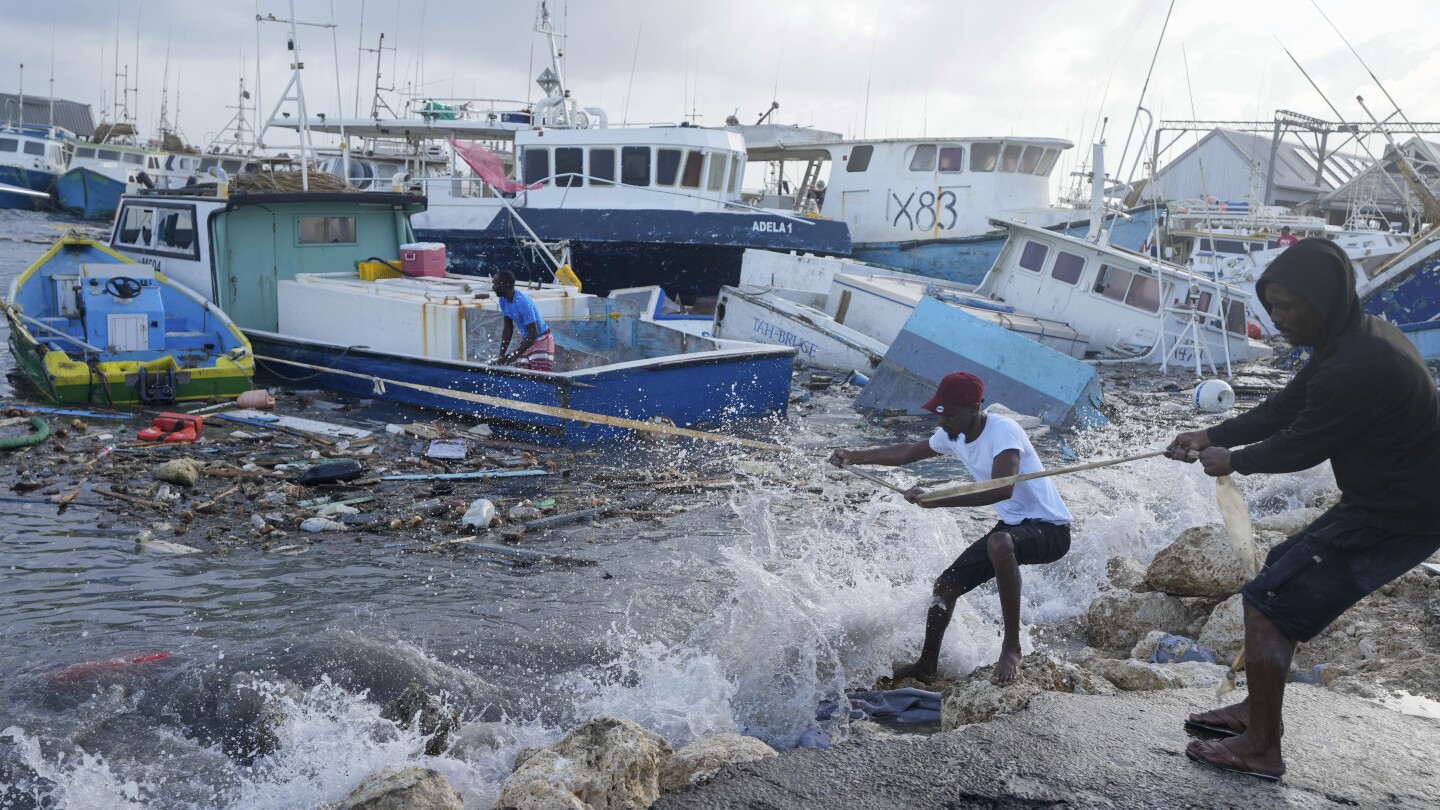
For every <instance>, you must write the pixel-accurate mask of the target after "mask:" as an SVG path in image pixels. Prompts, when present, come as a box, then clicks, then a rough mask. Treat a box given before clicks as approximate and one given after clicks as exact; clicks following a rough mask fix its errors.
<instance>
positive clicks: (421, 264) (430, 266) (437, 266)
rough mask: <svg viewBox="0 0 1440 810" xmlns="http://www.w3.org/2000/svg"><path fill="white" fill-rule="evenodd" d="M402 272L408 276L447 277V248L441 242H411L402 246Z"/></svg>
mask: <svg viewBox="0 0 1440 810" xmlns="http://www.w3.org/2000/svg"><path fill="white" fill-rule="evenodd" d="M400 272H402V273H404V274H405V275H407V276H440V277H444V275H445V246H444V245H443V244H441V243H439V242H411V243H409V244H406V245H401V246H400Z"/></svg>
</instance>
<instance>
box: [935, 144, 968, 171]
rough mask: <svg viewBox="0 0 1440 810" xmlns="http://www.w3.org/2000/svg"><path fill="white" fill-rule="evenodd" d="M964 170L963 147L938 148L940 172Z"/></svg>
mask: <svg viewBox="0 0 1440 810" xmlns="http://www.w3.org/2000/svg"><path fill="white" fill-rule="evenodd" d="M964 168H965V147H963V146H943V147H941V148H940V171H942V172H958V171H961V170H963V169H964Z"/></svg>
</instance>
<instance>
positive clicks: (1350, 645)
mask: <svg viewBox="0 0 1440 810" xmlns="http://www.w3.org/2000/svg"><path fill="white" fill-rule="evenodd" d="M1325 506H1328V503H1317V504H1316V505H1314V506H1310V507H1306V508H1302V509H1298V510H1292V511H1289V512H1285V513H1281V514H1277V515H1272V516H1269V517H1266V518H1262V519H1260V520H1257V521H1256V529H1257V541H1258V545H1260V547H1261V549H1262V551H1263V549H1264V548H1266V547H1267V546H1268V545H1271V544H1273V543H1275V542H1279V541H1280V540H1281V539H1283V538H1284V537H1286V536H1287V535H1289V534H1290V533H1293V532H1294V531H1296V530H1298V529H1299V528H1300V527H1302V526H1304V525H1305V524H1306V523H1308V522H1309V521H1310V520H1312V519H1313V518H1314V517H1315V516H1317V515H1318V514H1319V513H1320V511H1321V510H1322V508H1323V507H1325ZM1110 570H1111V582H1110V586H1109V588H1107V589H1106V590H1105V591H1103V592H1102V593H1101V594H1100V595H1099V596H1097V597H1096V598H1095V599H1094V601H1093V602H1092V604H1091V606H1090V609H1089V611H1088V613H1087V614H1086V616H1085V619H1084V621H1083V622H1082V623H1076V624H1077V626H1076V627H1075V628H1073V629H1069V630H1068V631H1067V628H1049V630H1050V631H1051V633H1050V635H1049V637H1048V639H1047V642H1046V643H1045V646H1047V647H1050V648H1053V649H1052V650H1050V651H1036V652H1032V653H1030V654H1029V655H1027V656H1026V657H1025V659H1024V664H1023V670H1022V679H1021V681H1020V682H1019V683H1018V684H1015V685H1012V686H1009V687H1004V688H1002V687H996V686H994V685H992V684H991V683H990V680H989V678H990V674H991V671H990V668H989V667H981V668H979V669H977V670H975V671H974V672H972V673H971V674H970V675H968V676H966V677H964V678H961V679H959V680H955V681H949V682H947V681H941V680H929V681H914V680H907V681H903V682H899V683H891V682H889V681H888V679H882V682H881V683H879V684H877V685H876V688H877V689H888V688H903V687H911V688H920V689H925V690H932V691H936V692H940V694H941V725H940V727H941V731H940V733H937V734H934V735H930V736H926V735H919V734H900V733H896V732H895V731H894V730H893V728H891V727H886V726H881V725H878V724H875V723H872V722H869V721H865V720H861V721H857V722H853V723H852V724H851V725H850V727H849V728H848V729H847V732H848V736H847V738H846V739H845V740H844V741H843V742H841V743H839V744H838V745H836V746H835V747H834V748H830V749H828V750H826V749H820V748H801V749H795V750H791V751H785V752H776V751H775V750H774V749H772V748H771V747H770V746H768V745H766V744H765V743H764V742H762V741H760V740H757V739H755V738H753V737H746V736H742V735H739V734H720V735H714V736H711V737H705V738H702V739H700V740H697V741H695V742H692V743H691V744H689V745H688V746H686V747H684V748H682V749H680V750H679V751H674V750H673V749H672V748H671V746H670V744H669V743H668V742H667V741H666V740H665V739H664V738H662V737H660V736H659V735H657V734H654V733H653V732H650V731H647V730H645V729H643V728H641V727H640V726H638V725H636V724H634V723H632V722H630V721H628V720H620V719H615V718H610V717H595V718H592V719H591V720H589V721H588V722H586V723H584V724H582V725H581V726H580V727H578V728H576V729H575V730H573V731H571V732H570V733H569V734H567V735H566V736H565V737H564V738H563V739H561V740H559V741H558V742H556V743H554V744H552V745H550V746H548V747H545V748H538V749H527V750H525V751H522V752H521V753H520V754H519V756H517V757H516V763H515V769H514V772H513V773H512V774H511V775H510V777H509V779H508V780H507V781H506V782H505V784H504V786H503V788H502V790H501V793H500V797H499V801H498V802H497V803H496V804H495V807H496V808H497V810H587V809H588V808H594V809H595V810H606V809H608V808H644V807H652V806H653V807H656V808H669V809H673V810H680V808H755V807H777V808H778V807H812V808H813V807H834V808H853V807H865V808H883V807H895V808H914V807H929V806H933V807H947V808H949V807H1048V806H1066V807H1255V806H1262V805H1269V804H1273V803H1277V802H1287V803H1288V804H1289V805H1291V806H1296V807H1334V806H1362V807H1363V806H1372V805H1376V804H1385V805H1386V806H1395V807H1421V806H1430V800H1431V799H1432V798H1433V796H1434V795H1435V793H1436V791H1440V766H1437V765H1435V764H1434V762H1433V756H1432V754H1433V751H1435V750H1440V748H1437V747H1436V746H1437V745H1440V722H1436V720H1435V719H1425V718H1417V717H1412V716H1407V715H1405V714H1402V713H1400V712H1397V711H1394V710H1392V709H1389V708H1385V707H1382V706H1381V705H1379V704H1378V703H1377V702H1375V701H1374V700H1369V699H1364V698H1370V699H1373V698H1381V697H1385V696H1387V695H1390V696H1394V695H1398V694H1406V695H1411V696H1419V697H1422V698H1427V699H1429V700H1431V701H1435V700H1440V666H1437V665H1440V657H1437V655H1436V653H1435V651H1434V649H1433V646H1432V645H1431V644H1430V642H1429V640H1431V639H1434V638H1435V637H1437V634H1440V576H1435V575H1434V574H1433V573H1432V572H1431V571H1428V570H1426V569H1425V568H1423V567H1422V568H1417V569H1415V570H1412V571H1410V572H1409V573H1407V574H1406V575H1404V576H1403V577H1401V578H1400V579H1398V580H1396V581H1395V582H1394V583H1392V584H1390V585H1387V586H1386V587H1385V588H1383V589H1381V590H1380V591H1379V592H1377V593H1375V594H1373V595H1371V596H1370V597H1368V598H1367V599H1365V600H1363V601H1362V602H1361V603H1360V604H1358V605H1356V606H1355V607H1354V608H1353V609H1352V610H1351V611H1350V612H1348V613H1346V614H1345V615H1344V616H1343V617H1342V618H1341V619H1340V620H1339V621H1338V622H1337V623H1336V626H1335V627H1333V628H1332V629H1331V630H1330V632H1328V633H1327V634H1325V635H1322V636H1321V637H1319V638H1317V639H1316V640H1315V641H1314V642H1313V643H1311V644H1305V645H1301V647H1300V650H1299V652H1298V654H1297V656H1296V665H1295V670H1294V672H1293V674H1292V683H1293V684H1294V685H1292V686H1291V687H1290V689H1289V691H1288V693H1287V705H1286V711H1287V724H1288V727H1289V728H1290V729H1291V730H1292V732H1291V735H1290V736H1289V737H1287V739H1286V745H1287V752H1288V755H1289V758H1290V763H1291V770H1290V772H1289V774H1287V776H1286V777H1285V781H1284V783H1283V784H1282V785H1281V786H1278V787H1276V786H1266V785H1261V784H1259V783H1258V782H1255V781H1254V780H1248V779H1244V778H1243V777H1234V776H1230V775H1226V774H1221V773H1218V772H1215V771H1211V770H1208V769H1199V768H1197V767H1196V766H1194V765H1192V764H1190V763H1188V762H1186V761H1185V759H1184V757H1183V750H1184V745H1185V742H1186V740H1187V737H1186V734H1185V733H1184V731H1183V729H1182V726H1181V721H1182V720H1183V718H1184V716H1185V715H1186V714H1188V713H1189V712H1192V711H1198V710H1202V709H1205V708H1211V707H1214V706H1216V705H1218V704H1217V698H1216V692H1215V688H1216V686H1217V685H1219V684H1220V682H1221V681H1222V680H1223V678H1224V676H1225V672H1226V669H1227V667H1226V666H1225V664H1224V663H1221V662H1224V661H1228V660H1230V658H1232V657H1233V656H1234V655H1235V653H1236V652H1238V649H1239V645H1240V641H1241V624H1240V621H1239V616H1238V611H1239V602H1238V598H1239V597H1238V591H1239V588H1240V586H1241V584H1243V582H1244V575H1243V574H1242V573H1241V572H1240V570H1239V566H1238V564H1236V563H1234V560H1233V555H1232V552H1231V551H1230V549H1229V546H1228V541H1227V540H1226V538H1225V534H1224V530H1223V528H1221V527H1219V526H1218V525H1217V526H1200V527H1194V528H1192V529H1189V530H1186V531H1184V532H1182V533H1181V534H1180V535H1179V536H1178V537H1177V538H1176V539H1175V541H1174V542H1173V543H1172V544H1171V545H1170V546H1168V547H1167V548H1166V549H1164V550H1163V551H1161V552H1160V553H1159V554H1157V555H1156V556H1155V558H1154V560H1152V561H1151V563H1150V565H1149V566H1148V567H1147V568H1145V569H1141V568H1140V566H1139V564H1138V563H1136V562H1135V561H1134V560H1133V559H1127V558H1115V559H1112V560H1111V564H1110ZM1196 639H1198V641H1197V640H1196ZM1077 642H1083V643H1084V645H1085V646H1082V647H1079V648H1078V649H1076V643H1077ZM1062 650H1063V651H1062ZM1242 684H1243V679H1242ZM1242 689H1243V686H1242ZM407 694H408V693H407ZM409 699H410V701H411V703H410V704H409V707H408V708H403V709H394V708H392V707H393V706H394V704H392V706H387V707H386V710H385V712H384V713H382V717H388V718H390V719H392V720H402V721H405V722H408V721H409V719H410V718H414V719H416V720H418V721H419V722H421V723H422V731H424V733H426V734H431V733H432V731H436V730H437V729H438V732H437V733H436V734H435V736H432V737H430V743H431V744H427V747H426V749H425V752H426V753H428V754H436V753H440V750H441V749H443V743H441V744H440V746H439V748H436V747H435V746H434V745H433V744H434V743H435V741H436V740H437V739H443V735H445V734H448V733H449V732H450V730H451V725H450V722H451V721H450V719H449V718H446V717H445V716H444V712H443V707H441V706H439V705H438V702H435V701H433V699H430V698H427V697H426V696H423V694H421V695H410V696H409ZM1437 705H1440V704H1437ZM427 718H428V721H427ZM426 722H429V723H430V725H429V727H426V726H424V725H423V724H424V723H426ZM1401 741H1403V742H1401ZM436 780H438V782H437V781H436ZM380 785H389V786H390V788H389V789H391V790H393V791H394V792H392V793H390V794H386V795H391V796H392V797H393V796H401V797H410V798H403V799H396V801H399V802H400V803H398V804H383V803H381V804H376V803H372V802H371V800H370V799H369V798H366V797H367V796H371V795H372V794H374V793H375V791H376V790H377V789H379V788H378V787H377V786H380ZM437 785H438V786H439V787H437ZM444 787H447V786H445V785H444V780H443V777H440V776H439V774H437V773H434V772H429V773H428V774H427V773H424V772H423V769H409V770H408V771H404V772H392V773H389V774H382V775H378V776H377V777H373V778H372V779H371V780H367V782H366V783H365V784H364V785H362V786H361V788H358V789H357V793H356V794H352V796H351V798H350V799H349V800H347V802H348V803H343V804H341V805H339V807H342V808H345V810H361V808H379V807H392V806H393V807H401V806H403V807H421V808H459V807H461V806H462V805H461V800H460V798H459V794H458V793H453V791H452V793H453V795H452V794H447V793H445V792H444V790H443V789H442V788H444ZM435 796H439V797H440V798H434V797H435Z"/></svg>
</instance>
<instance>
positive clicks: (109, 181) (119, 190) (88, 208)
mask: <svg viewBox="0 0 1440 810" xmlns="http://www.w3.org/2000/svg"><path fill="white" fill-rule="evenodd" d="M125 190H126V187H125V183H124V182H122V181H120V180H116V179H115V178H113V177H109V176H107V175H105V174H102V173H100V172H97V171H95V170H94V169H92V168H90V167H88V166H77V167H75V168H73V169H70V170H69V171H67V172H65V173H64V174H62V175H60V177H59V178H58V179H57V180H56V181H55V199H56V201H57V202H58V203H59V204H60V207H61V208H62V209H64V210H65V211H66V212H68V213H71V214H74V215H75V216H77V217H83V218H84V219H110V218H111V217H113V216H115V209H116V208H117V207H119V205H120V198H121V197H122V196H123V195H124V194H125Z"/></svg>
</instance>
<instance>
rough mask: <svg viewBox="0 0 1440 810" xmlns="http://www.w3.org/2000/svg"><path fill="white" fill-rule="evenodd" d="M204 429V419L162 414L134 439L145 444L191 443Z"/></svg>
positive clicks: (201, 417) (192, 416)
mask: <svg viewBox="0 0 1440 810" xmlns="http://www.w3.org/2000/svg"><path fill="white" fill-rule="evenodd" d="M204 427H205V417H203V416H194V415H191V414H188V413H168V412H167V413H162V414H160V415H159V416H157V417H155V421H154V422H151V423H150V427H148V428H145V429H144V430H140V431H137V432H136V433H135V438H137V439H140V440H142V441H147V442H193V441H195V440H196V439H197V438H199V437H200V431H201V430H203V429H204Z"/></svg>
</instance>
